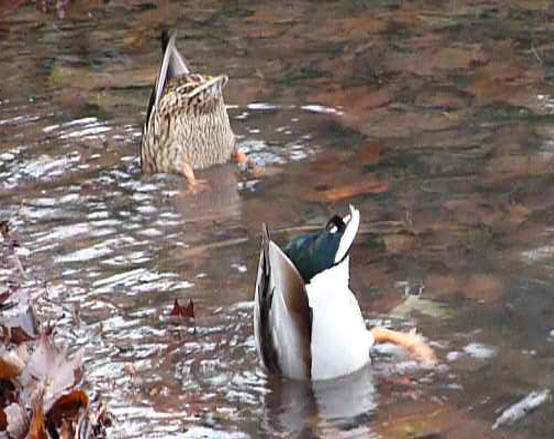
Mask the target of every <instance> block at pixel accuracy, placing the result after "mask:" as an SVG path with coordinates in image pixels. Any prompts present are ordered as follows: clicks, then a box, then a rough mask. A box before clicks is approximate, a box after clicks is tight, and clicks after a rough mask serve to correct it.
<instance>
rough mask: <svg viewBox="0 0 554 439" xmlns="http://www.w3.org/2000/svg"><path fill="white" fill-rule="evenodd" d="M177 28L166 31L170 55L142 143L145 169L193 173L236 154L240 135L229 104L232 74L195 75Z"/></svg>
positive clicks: (165, 45) (166, 57)
mask: <svg viewBox="0 0 554 439" xmlns="http://www.w3.org/2000/svg"><path fill="white" fill-rule="evenodd" d="M175 38H176V32H173V34H172V35H171V37H168V35H167V33H164V34H163V35H162V49H163V52H164V58H163V61H162V66H161V68H160V72H159V74H158V79H157V80H156V84H155V86H154V89H153V90H152V95H151V97H150V103H149V106H148V112H147V115H146V122H145V124H144V128H143V134H142V142H141V146H140V159H141V167H142V171H143V172H145V173H158V172H165V173H179V174H185V175H186V174H187V172H186V169H202V168H207V167H209V166H213V165H216V164H220V163H224V162H226V161H228V160H229V159H230V158H231V154H232V152H233V149H234V144H235V136H234V134H233V131H232V130H231V125H230V123H229V116H228V115H227V111H226V109H225V103H224V102H223V94H222V93H223V87H225V84H227V81H228V78H227V76H225V75H221V76H215V77H214V76H205V75H199V74H195V73H190V71H189V70H188V68H187V66H186V63H185V61H184V59H183V57H182V56H181V54H180V53H179V51H178V50H177V48H176V47H175Z"/></svg>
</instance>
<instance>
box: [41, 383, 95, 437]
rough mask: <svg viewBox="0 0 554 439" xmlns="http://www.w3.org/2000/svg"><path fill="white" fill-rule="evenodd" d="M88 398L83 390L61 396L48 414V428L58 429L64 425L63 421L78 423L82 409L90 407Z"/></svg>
mask: <svg viewBox="0 0 554 439" xmlns="http://www.w3.org/2000/svg"><path fill="white" fill-rule="evenodd" d="M88 403H89V400H88V396H87V395H86V393H85V392H83V391H82V390H73V391H71V392H70V393H67V394H65V395H62V396H60V397H59V398H58V399H56V402H54V404H53V405H52V407H50V410H48V412H47V413H46V422H47V425H48V428H49V429H50V428H51V427H54V428H57V427H60V426H61V425H62V421H63V420H64V419H65V420H69V421H72V422H73V421H77V417H78V414H79V410H80V409H82V408H83V409H86V408H87V407H88Z"/></svg>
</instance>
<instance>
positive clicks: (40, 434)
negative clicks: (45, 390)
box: [27, 392, 48, 439]
mask: <svg viewBox="0 0 554 439" xmlns="http://www.w3.org/2000/svg"><path fill="white" fill-rule="evenodd" d="M44 421H45V419H44V411H43V408H42V392H40V393H39V394H37V395H35V397H34V398H33V417H32V418H31V425H30V427H29V433H28V434H27V438H28V439H48V436H47V435H46V426H45V423H44Z"/></svg>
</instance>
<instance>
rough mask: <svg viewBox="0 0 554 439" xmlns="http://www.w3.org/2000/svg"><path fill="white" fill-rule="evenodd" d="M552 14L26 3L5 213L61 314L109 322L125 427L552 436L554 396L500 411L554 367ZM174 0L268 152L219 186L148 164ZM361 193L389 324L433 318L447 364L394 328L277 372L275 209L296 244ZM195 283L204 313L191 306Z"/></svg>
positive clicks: (368, 246)
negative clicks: (405, 341)
mask: <svg viewBox="0 0 554 439" xmlns="http://www.w3.org/2000/svg"><path fill="white" fill-rule="evenodd" d="M553 18H554V10H553V9H552V6H551V4H550V2H544V1H514V2H509V4H508V3H504V2H494V1H480V2H475V1H469V0H468V1H456V2H434V1H417V2H398V1H379V2H363V1H359V2H358V1H353V2H349V1H344V2H325V3H320V2H308V1H293V2H287V3H286V4H284V5H275V4H273V3H271V2H264V1H254V2H247V3H246V2H245V3H243V2H216V1H203V2H171V1H159V2H140V1H132V2H129V1H110V2H106V3H94V2H93V3H90V2H83V1H76V2H73V3H71V4H70V5H69V7H68V9H67V11H66V15H65V18H64V20H60V19H57V18H55V13H54V11H52V12H51V13H47V14H45V13H41V12H38V11H37V10H36V9H35V7H34V5H32V4H26V3H23V4H21V5H20V6H18V7H16V6H14V7H13V8H11V9H10V8H9V7H6V8H4V9H3V10H2V12H0V36H1V38H0V48H1V50H2V54H3V56H2V61H1V65H2V72H3V81H2V83H1V84H0V139H1V140H0V217H1V219H10V223H11V224H12V226H13V228H15V229H16V230H17V233H18V235H19V241H20V243H21V246H22V248H23V249H22V255H23V256H22V261H23V263H24V266H25V268H26V276H25V279H24V282H23V285H24V287H27V288H32V289H33V291H36V292H39V291H41V292H43V293H42V294H40V295H39V296H38V298H37V304H38V305H37V308H38V311H39V314H40V317H41V319H42V320H43V321H44V322H51V323H55V325H56V332H57V334H58V335H57V337H58V339H59V340H60V341H61V342H63V343H64V344H66V345H67V346H69V347H70V349H71V350H76V349H77V348H78V347H80V346H86V347H87V351H86V352H87V353H86V367H87V374H86V379H87V386H88V387H89V389H90V390H91V392H93V393H95V394H96V393H97V394H100V395H101V397H102V398H104V399H106V400H107V402H108V407H109V411H110V412H111V413H112V415H113V416H114V418H115V420H116V422H114V427H113V428H112V430H111V435H112V436H113V437H183V433H185V437H204V436H205V437H217V438H242V437H260V436H263V437H290V436H300V437H375V438H378V437H379V438H405V437H411V438H413V437H420V438H423V437H437V438H439V437H440V438H443V437H444V438H458V437H459V438H465V437H499V438H500V437H514V438H550V437H552V435H553V433H554V422H553V421H552V419H554V417H553V415H554V412H553V409H552V404H547V405H544V406H541V407H540V408H538V409H537V410H536V411H534V412H533V413H531V414H529V415H528V416H526V417H524V418H523V419H522V420H520V421H518V422H517V423H515V424H514V425H513V426H506V427H502V428H500V429H499V430H495V431H493V430H492V425H493V424H494V422H495V420H496V419H497V418H498V417H499V416H500V414H501V412H502V410H504V409H505V408H507V407H509V406H510V405H511V404H513V403H515V402H517V401H518V400H520V399H521V398H523V397H524V396H525V395H527V394H528V393H530V392H531V391H533V390H537V389H543V388H550V389H552V387H553V386H554V373H553V372H552V371H553V370H554V367H553V366H554V360H553V359H554V333H553V330H554V312H553V310H554V287H553V285H552V279H553V278H554V269H553V268H554V259H553V258H554V227H553V225H552V224H553V222H552V219H553V214H554V185H553V184H552V183H553V177H552V170H553V165H554V124H553V122H554V87H553V82H552V81H553V75H552V71H553V65H554V46H553V45H552V40H553V37H554V29H553V27H552V22H553V20H552V19H553ZM164 24H167V25H169V26H175V27H177V28H178V29H179V32H180V34H179V35H180V36H179V39H178V47H179V48H180V49H181V50H182V51H183V54H184V56H185V57H186V58H187V59H188V60H189V62H190V64H191V66H192V67H193V69H195V70H198V71H200V72H209V73H216V74H217V73H226V74H228V75H229V76H230V78H231V80H230V82H229V85H228V86H227V89H226V101H227V103H228V104H229V114H230V117H231V123H232V125H233V129H234V130H235V132H236V133H237V136H238V143H239V146H240V147H241V148H242V149H243V150H244V151H245V152H247V153H248V154H249V155H251V156H252V157H253V158H254V159H255V160H256V161H257V162H258V163H260V164H261V165H263V167H264V168H265V175H262V176H259V175H254V174H252V173H244V172H241V171H240V170H238V169H237V168H236V167H234V166H233V165H225V166H221V167H217V168H214V169H212V170H210V171H207V172H205V173H201V174H200V177H201V178H205V179H207V180H208V181H209V182H210V185H211V187H212V189H213V190H211V191H208V192H205V193H200V194H198V195H196V196H192V195H191V194H190V193H189V192H188V191H187V188H186V185H185V184H184V182H183V180H182V179H181V178H178V177H175V176H150V177H143V176H141V174H140V169H139V163H138V160H137V158H136V153H137V148H138V144H139V141H140V129H141V126H142V123H143V118H144V115H145V110H146V102H147V98H148V95H149V93H150V87H151V84H152V83H153V81H154V78H155V75H156V71H157V66H158V63H159V59H160V54H159V52H158V51H159V43H158V41H157V37H158V35H159V33H160V30H161V28H162V26H163V25H164ZM348 203H354V204H355V205H356V206H357V207H358V208H359V209H360V211H361V215H362V225H361V231H360V234H359V236H358V238H357V239H356V241H355V246H354V249H353V252H352V258H351V259H352V267H351V278H352V279H351V283H352V287H353V289H355V290H356V291H357V293H358V298H359V300H360V303H361V305H362V308H363V311H364V315H365V316H366V317H367V320H368V325H370V324H384V325H386V326H389V327H392V328H395V329H409V328H412V327H417V328H418V329H419V330H420V331H421V332H422V333H423V334H424V335H425V336H426V337H428V339H429V341H430V342H431V344H432V345H433V346H434V348H435V349H436V351H437V354H438V356H439V357H440V365H439V366H438V367H437V368H435V369H432V370H428V369H422V368H420V367H418V366H417V365H416V364H415V363H413V362H411V361H410V360H409V359H407V358H406V357H405V356H403V354H402V352H400V351H398V350H395V349H391V348H389V347H384V348H380V349H378V350H376V352H375V353H374V357H375V358H374V361H373V367H371V368H367V369H364V370H362V371H360V372H359V373H357V374H355V375H353V376H351V377H345V378H343V379H341V380H337V381H336V382H330V383H320V384H317V385H314V386H307V385H303V384H300V383H292V382H288V381H283V380H281V379H276V378H273V377H268V376H266V375H265V373H264V372H263V371H262V370H261V369H260V367H259V365H258V363H257V359H256V352H255V346H254V340H253V337H252V327H251V313H252V303H251V300H252V295H253V286H254V281H255V270H256V264H257V258H258V250H259V249H258V246H259V231H260V225H261V223H262V222H264V221H265V222H267V223H269V225H270V227H271V229H273V230H274V233H273V237H274V239H276V240H277V241H278V242H280V243H284V242H285V241H286V240H287V239H288V238H290V237H291V236H293V235H295V234H296V233H299V232H300V231H306V230H308V231H309V230H313V229H314V228H315V227H318V226H320V225H321V224H323V223H324V222H325V221H326V219H327V218H328V217H329V216H330V215H331V214H333V213H334V212H335V211H337V210H339V211H344V209H345V208H346V206H347V205H348ZM6 273H7V272H4V274H3V276H7V274H6ZM12 274H13V273H12ZM416 296H418V297H416ZM175 298H179V300H180V301H181V302H182V303H185V302H186V301H187V300H188V298H193V299H194V302H195V310H196V319H195V321H194V323H191V324H175V322H172V321H171V320H170V319H169V318H168V314H169V311H170V310H171V307H172V304H173V301H174V299H175Z"/></svg>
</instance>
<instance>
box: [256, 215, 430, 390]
mask: <svg viewBox="0 0 554 439" xmlns="http://www.w3.org/2000/svg"><path fill="white" fill-rule="evenodd" d="M359 224H360V213H359V212H358V210H357V209H355V208H354V207H352V206H350V213H349V214H348V215H346V216H344V217H342V218H341V217H339V216H336V215H335V216H333V217H332V218H331V219H330V220H329V222H328V223H327V225H326V226H325V227H324V228H323V229H322V230H321V231H319V232H318V233H315V234H311V235H304V236H299V237H297V238H294V239H293V240H292V241H290V242H289V243H288V244H287V245H286V246H285V247H284V249H283V250H281V249H280V248H279V247H278V246H277V244H275V242H273V241H272V240H270V238H269V234H268V231H267V227H266V226H265V224H264V226H263V236H262V248H261V253H260V262H259V265H258V276H257V281H256V292H255V299H254V302H255V305H254V334H255V339H256V347H257V350H258V355H259V357H260V359H261V361H262V363H263V365H264V366H265V368H266V369H267V370H268V371H269V372H272V373H278V374H281V375H283V376H286V377H289V378H294V379H312V380H322V379H330V378H335V377H339V376H342V375H346V374H350V373H352V372H354V371H356V370H358V369H360V368H362V367H363V366H364V365H365V364H367V363H368V362H369V361H370V357H369V351H370V348H371V347H372V346H373V344H374V343H384V342H390V343H395V344H398V345H401V346H404V347H405V348H407V349H409V350H410V351H411V352H412V353H414V354H416V356H418V357H419V358H420V359H422V360H424V361H427V362H433V361H434V353H433V351H432V350H431V348H429V347H428V346H427V345H425V344H424V343H423V341H422V340H421V338H420V337H419V335H417V334H416V333H415V331H411V332H409V333H403V332H397V331H391V330H388V329H385V328H380V327H373V328H371V329H370V330H367V329H366V325H365V322H364V319H363V317H362V313H361V311H360V306H359V305H358V301H357V300H356V297H355V296H354V293H353V292H352V291H351V290H350V288H349V287H348V278H349V256H348V255H349V252H350V248H351V247H352V242H353V241H354V238H355V237H356V234H357V232H358V225H359Z"/></svg>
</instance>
